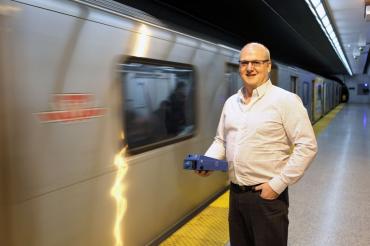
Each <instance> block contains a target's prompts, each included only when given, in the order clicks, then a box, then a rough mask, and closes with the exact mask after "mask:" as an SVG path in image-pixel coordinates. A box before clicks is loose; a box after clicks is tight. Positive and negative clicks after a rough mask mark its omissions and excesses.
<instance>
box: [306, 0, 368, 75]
mask: <svg viewBox="0 0 370 246" xmlns="http://www.w3.org/2000/svg"><path fill="white" fill-rule="evenodd" d="M305 1H306V3H307V5H308V7H309V8H310V10H311V12H312V13H313V14H314V16H315V17H316V20H317V22H318V23H319V24H320V26H321V29H322V30H323V31H324V33H325V35H326V36H327V37H328V39H329V41H330V43H331V45H332V46H333V48H334V50H335V52H336V53H337V55H338V57H339V58H340V60H341V61H342V63H343V65H344V67H345V68H346V69H347V72H348V73H349V75H351V76H352V70H351V67H350V66H349V64H348V61H347V59H346V56H345V55H344V53H343V50H342V47H341V46H340V44H339V41H338V38H337V36H336V34H335V31H334V29H333V26H332V25H331V23H330V19H329V17H328V16H327V14H326V11H325V8H324V5H323V4H322V1H321V0H305ZM368 7H370V5H369V6H366V13H369V20H370V8H368ZM366 16H367V15H366Z"/></svg>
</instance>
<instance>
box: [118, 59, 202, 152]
mask: <svg viewBox="0 0 370 246" xmlns="http://www.w3.org/2000/svg"><path fill="white" fill-rule="evenodd" d="M120 72H121V75H122V85H123V86H122V94H123V98H124V101H123V111H124V112H123V113H124V119H125V120H124V129H125V132H126V134H125V136H126V143H127V144H128V150H129V152H130V153H133V154H136V153H140V152H143V151H146V150H150V149H153V148H157V147H160V146H163V145H167V144H171V143H174V142H178V141H181V140H184V139H187V138H189V137H191V136H192V135H193V134H194V128H195V111H196V110H195V102H194V100H195V93H194V69H193V67H192V66H190V65H187V64H180V63H173V62H163V61H157V60H151V59H144V58H137V57H130V58H129V59H128V60H126V61H125V62H124V63H123V64H120Z"/></svg>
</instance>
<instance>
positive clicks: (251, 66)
mask: <svg viewBox="0 0 370 246" xmlns="http://www.w3.org/2000/svg"><path fill="white" fill-rule="evenodd" d="M253 68H254V67H253V65H252V63H251V62H248V64H247V70H248V71H249V70H253Z"/></svg>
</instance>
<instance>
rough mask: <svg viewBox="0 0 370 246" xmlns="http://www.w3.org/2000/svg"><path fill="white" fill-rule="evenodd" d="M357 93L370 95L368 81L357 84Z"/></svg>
mask: <svg viewBox="0 0 370 246" xmlns="http://www.w3.org/2000/svg"><path fill="white" fill-rule="evenodd" d="M357 95H369V84H368V83H360V84H357Z"/></svg>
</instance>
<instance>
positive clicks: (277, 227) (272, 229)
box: [229, 184, 289, 246]
mask: <svg viewBox="0 0 370 246" xmlns="http://www.w3.org/2000/svg"><path fill="white" fill-rule="evenodd" d="M241 188H243V189H241ZM241 188H240V187H238V186H237V185H234V184H231V186H230V206H229V233H230V244H231V246H286V245H287V243H288V224H289V220H288V207H289V197H288V189H286V190H285V191H284V192H283V193H281V194H280V196H279V197H278V198H277V199H275V200H266V199H263V198H261V197H260V192H257V191H254V189H253V188H252V187H241Z"/></svg>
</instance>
